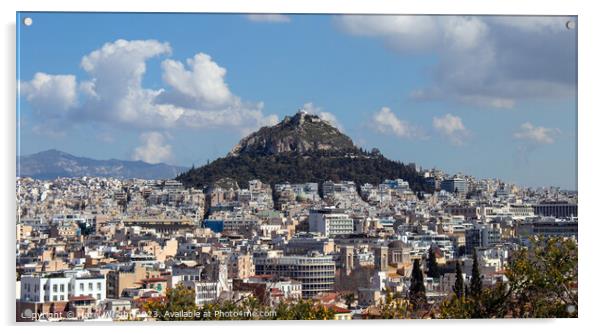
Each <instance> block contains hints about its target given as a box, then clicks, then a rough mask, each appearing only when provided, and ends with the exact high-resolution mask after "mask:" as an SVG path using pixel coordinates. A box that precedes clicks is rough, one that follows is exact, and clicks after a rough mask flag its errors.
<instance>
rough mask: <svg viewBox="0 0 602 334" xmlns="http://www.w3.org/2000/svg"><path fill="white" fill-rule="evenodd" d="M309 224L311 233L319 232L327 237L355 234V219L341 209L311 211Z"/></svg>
mask: <svg viewBox="0 0 602 334" xmlns="http://www.w3.org/2000/svg"><path fill="white" fill-rule="evenodd" d="M308 223H309V231H310V232H319V233H322V235H324V236H327V237H330V236H334V235H340V234H352V233H353V219H351V218H350V217H349V215H347V214H345V213H343V210H341V209H336V208H324V209H315V210H310V213H309V218H308Z"/></svg>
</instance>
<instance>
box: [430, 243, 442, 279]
mask: <svg viewBox="0 0 602 334" xmlns="http://www.w3.org/2000/svg"><path fill="white" fill-rule="evenodd" d="M427 275H428V276H429V277H432V278H439V276H441V272H440V270H439V264H437V258H436V256H435V250H434V248H433V247H432V246H431V247H430V248H429V252H428V258H427Z"/></svg>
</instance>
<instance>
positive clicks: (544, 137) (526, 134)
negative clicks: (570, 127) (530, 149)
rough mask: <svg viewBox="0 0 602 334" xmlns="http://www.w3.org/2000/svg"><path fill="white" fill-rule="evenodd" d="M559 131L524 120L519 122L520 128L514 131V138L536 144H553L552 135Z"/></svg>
mask: <svg viewBox="0 0 602 334" xmlns="http://www.w3.org/2000/svg"><path fill="white" fill-rule="evenodd" d="M559 133H560V130H559V129H552V128H545V127H543V126H535V125H533V124H531V123H530V122H526V123H523V124H521V126H520V130H518V131H516V132H515V133H514V138H516V139H521V140H526V141H529V142H531V143H536V144H553V143H554V140H555V139H554V137H555V136H556V135H558V134H559Z"/></svg>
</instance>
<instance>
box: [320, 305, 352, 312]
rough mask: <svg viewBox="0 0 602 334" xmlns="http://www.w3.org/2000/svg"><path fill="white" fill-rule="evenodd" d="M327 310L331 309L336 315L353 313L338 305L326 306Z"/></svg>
mask: <svg viewBox="0 0 602 334" xmlns="http://www.w3.org/2000/svg"><path fill="white" fill-rule="evenodd" d="M324 306H325V307H326V308H329V309H331V310H333V311H334V313H351V311H349V310H348V309H346V308H342V307H338V306H336V305H324Z"/></svg>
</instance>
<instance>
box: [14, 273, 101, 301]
mask: <svg viewBox="0 0 602 334" xmlns="http://www.w3.org/2000/svg"><path fill="white" fill-rule="evenodd" d="M78 296H90V297H93V298H94V299H96V301H97V302H99V301H101V300H104V299H106V298H107V294H106V279H105V277H104V275H95V274H92V273H90V272H89V271H86V270H82V271H64V272H57V273H50V274H45V275H39V274H34V275H24V276H22V277H21V301H25V302H34V303H44V302H56V301H65V302H66V301H69V298H71V297H78Z"/></svg>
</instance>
